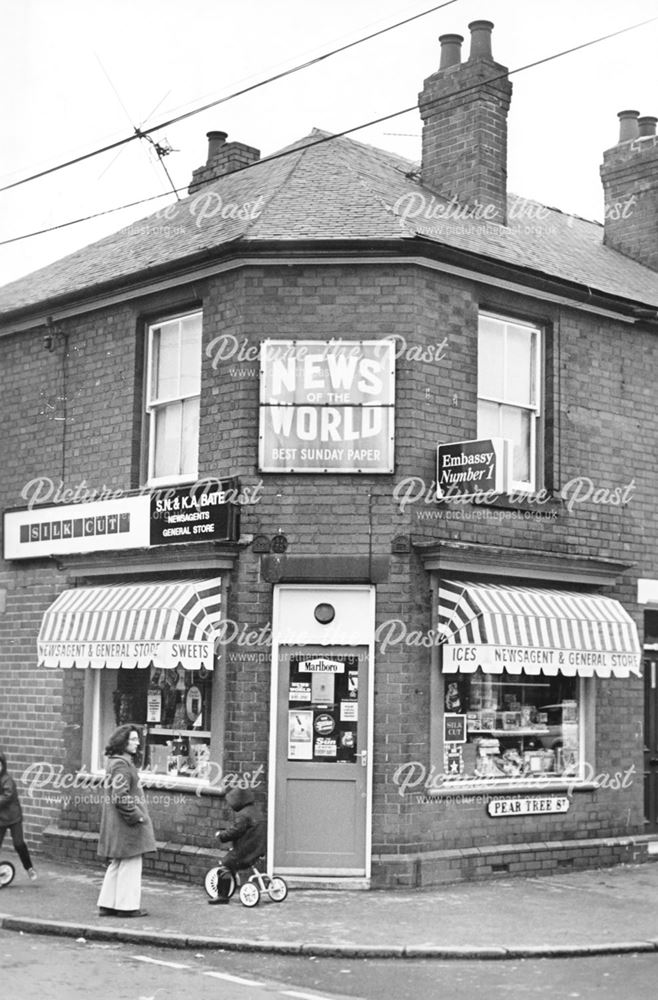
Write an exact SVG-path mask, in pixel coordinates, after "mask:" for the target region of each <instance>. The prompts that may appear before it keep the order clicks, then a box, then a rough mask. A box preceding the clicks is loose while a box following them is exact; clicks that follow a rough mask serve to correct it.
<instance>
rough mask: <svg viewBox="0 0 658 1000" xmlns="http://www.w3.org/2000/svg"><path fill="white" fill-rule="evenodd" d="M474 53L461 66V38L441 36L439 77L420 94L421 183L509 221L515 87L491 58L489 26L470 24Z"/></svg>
mask: <svg viewBox="0 0 658 1000" xmlns="http://www.w3.org/2000/svg"><path fill="white" fill-rule="evenodd" d="M468 27H469V29H470V32H471V50H470V54H469V58H468V61H467V62H461V43H462V41H463V38H462V36H461V35H441V37H440V38H439V42H440V43H441V61H440V65H439V69H438V72H436V73H434V75H433V76H430V77H428V78H427V80H425V83H424V86H423V90H422V92H421V93H420V94H419V107H420V114H421V118H422V119H423V149H422V164H421V180H422V183H423V184H424V185H425V186H426V187H428V188H430V189H431V190H433V191H435V192H436V193H437V194H440V195H442V196H443V197H447V198H452V197H455V198H456V199H457V200H458V201H459V202H460V204H463V205H468V206H470V207H471V208H473V209H475V208H477V207H478V206H482V207H483V208H485V209H487V213H486V215H484V216H480V217H484V218H486V219H487V220H489V221H492V222H499V223H501V224H505V222H506V220H507V113H508V111H509V106H510V100H511V97H512V84H511V83H510V81H509V79H508V75H507V74H508V70H507V67H506V66H501V65H500V63H497V62H494V60H493V57H492V54H491V30H492V28H493V24H492V23H491V21H472V22H471V24H469V26H468Z"/></svg>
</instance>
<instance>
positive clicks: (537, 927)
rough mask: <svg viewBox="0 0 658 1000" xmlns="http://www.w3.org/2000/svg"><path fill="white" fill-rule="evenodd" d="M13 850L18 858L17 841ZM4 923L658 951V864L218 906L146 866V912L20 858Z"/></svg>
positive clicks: (83, 930)
mask: <svg viewBox="0 0 658 1000" xmlns="http://www.w3.org/2000/svg"><path fill="white" fill-rule="evenodd" d="M3 854H4V858H5V859H6V860H9V858H10V855H9V853H8V852H7V851H5V852H3ZM11 860H12V861H15V863H16V866H17V871H16V877H15V879H14V881H13V882H12V884H11V885H9V886H6V887H4V888H2V889H0V927H2V928H3V929H6V930H13V931H23V932H25V933H37V934H53V935H59V936H66V937H74V938H76V939H80V938H84V939H86V940H97V941H98V940H105V941H129V942H131V943H136V942H139V943H141V944H143V945H153V946H156V947H168V948H179V949H181V948H194V949H201V948H206V949H209V948H213V949H225V950H231V951H253V952H270V953H279V954H299V955H306V956H308V955H316V956H340V957H343V958H349V957H353V958H356V957H372V958H375V957H376V958H463V959H473V958H480V959H507V958H509V959H511V958H523V957H564V956H582V955H596V954H614V953H622V952H648V951H654V952H658V906H657V905H656V903H657V901H658V864H657V863H655V862H650V863H647V864H644V865H620V866H617V867H614V868H601V869H595V870H590V871H578V872H563V873H560V874H555V875H544V876H541V877H537V878H530V877H515V878H510V877H509V876H508V877H504V876H501V877H495V878H493V879H491V880H488V881H481V882H472V883H459V884H455V885H448V886H445V887H442V888H436V889H429V890H414V891H384V890H370V891H367V890H365V891H354V890H352V891H350V890H334V889H322V890H321V889H296V888H292V889H291V890H290V892H289V894H288V897H287V899H285V900H284V901H283V902H281V903H276V902H273V901H272V900H270V899H269V897H267V896H263V897H262V898H261V900H260V902H259V904H258V905H257V906H255V907H254V908H252V909H248V908H247V907H244V906H242V904H241V903H240V901H239V899H238V897H237V895H236V896H234V897H233V899H232V900H231V902H230V904H229V905H228V906H208V905H207V901H208V899H207V896H206V894H205V890H204V888H203V886H202V885H192V884H189V883H182V882H169V881H163V880H160V879H153V878H144V880H143V883H142V885H143V891H142V907H143V909H145V910H147V911H148V915H147V916H145V917H141V918H136V919H128V918H117V917H100V916H99V915H98V910H97V906H96V901H97V897H98V892H99V889H100V885H101V882H102V878H103V869H102V868H91V867H90V868H86V867H84V866H83V865H80V864H78V863H75V864H74V863H70V864H68V863H62V862H56V861H52V860H49V859H46V858H44V857H38V856H37V857H36V858H35V859H34V860H35V868H36V869H37V872H38V880H37V881H36V882H30V881H29V880H28V878H27V876H26V874H25V873H24V872H23V870H22V868H21V867H20V864H19V863H18V859H16V858H13V857H12V858H11Z"/></svg>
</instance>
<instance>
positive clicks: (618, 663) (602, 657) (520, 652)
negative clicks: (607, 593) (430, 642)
mask: <svg viewBox="0 0 658 1000" xmlns="http://www.w3.org/2000/svg"><path fill="white" fill-rule="evenodd" d="M442 650H443V670H444V672H445V673H448V674H454V673H466V674H469V673H474V672H475V671H476V670H478V669H483V670H488V671H490V672H491V673H495V674H499V673H501V672H502V671H503V670H509V669H510V668H516V672H518V671H519V670H521V672H527V673H531V674H532V673H540V672H542V671H543V672H544V673H548V674H552V675H554V674H557V673H558V672H564V673H568V674H572V675H573V674H579V675H581V676H583V677H591V676H593V675H595V674H596V675H599V676H602V677H609V676H610V675H613V676H628V675H629V674H636V675H637V676H640V670H641V668H640V661H641V656H640V654H639V653H629V652H625V653H622V652H612V651H610V650H603V649H550V648H544V647H541V646H495V645H493V644H489V645H487V644H483V645H470V644H468V643H444V644H443V645H442Z"/></svg>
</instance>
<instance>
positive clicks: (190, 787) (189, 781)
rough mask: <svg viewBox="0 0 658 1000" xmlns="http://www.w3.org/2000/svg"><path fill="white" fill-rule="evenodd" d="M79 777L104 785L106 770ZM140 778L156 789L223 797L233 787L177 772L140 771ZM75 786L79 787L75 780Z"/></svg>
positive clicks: (95, 784)
mask: <svg viewBox="0 0 658 1000" xmlns="http://www.w3.org/2000/svg"><path fill="white" fill-rule="evenodd" d="M76 777H77V778H79V779H80V782H81V785H80V787H82V783H83V782H85V783H89V784H91V786H92V787H96V786H97V787H98V788H102V787H103V781H104V780H105V777H106V772H105V771H103V770H101V771H79V772H78V774H77V776H76ZM139 780H140V783H141V785H142V788H145V789H155V790H156V791H168V792H173V791H175V792H190V794H194V795H215V796H217V797H221V796H224V795H226V793H227V792H228V791H229V789H230V788H231V785H230V784H228V785H225V786H222V785H219V786H217V785H214V784H211V783H210V780H209V779H208V778H181V777H179V776H178V775H177V774H164V773H163V774H159V773H157V772H154V771H140V772H139ZM73 787H74V788H75V787H77V786H76V785H75V782H74V784H73Z"/></svg>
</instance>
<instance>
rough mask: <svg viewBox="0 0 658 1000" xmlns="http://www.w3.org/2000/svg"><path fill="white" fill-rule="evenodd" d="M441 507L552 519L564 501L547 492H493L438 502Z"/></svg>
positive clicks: (561, 507) (483, 492)
mask: <svg viewBox="0 0 658 1000" xmlns="http://www.w3.org/2000/svg"><path fill="white" fill-rule="evenodd" d="M438 504H439V506H441V507H448V508H449V509H452V508H453V505H456V506H458V507H459V508H465V509H469V510H471V509H473V508H476V509H477V508H482V507H485V508H489V509H494V510H514V511H524V512H525V511H528V512H533V513H534V514H535V515H536V516H542V515H543V516H545V517H551V518H554V517H555V516H556V515H557V514H558V513H559V512H560V511H561V510H562V509H563V507H564V501H563V500H562V499H561V497H560V496H559V495H558V494H555V493H549V492H548V490H537V491H535V492H533V493H522V492H521V491H518V492H517V491H515V490H512V491H511V492H510V493H494V492H493V491H491V490H490V491H484V490H483V491H482V493H481V495H480V496H476V497H475V498H472V499H468V500H467V499H465V498H464V499H461V498H460V497H453V498H452V499H450V498H449V499H446V500H438Z"/></svg>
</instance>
